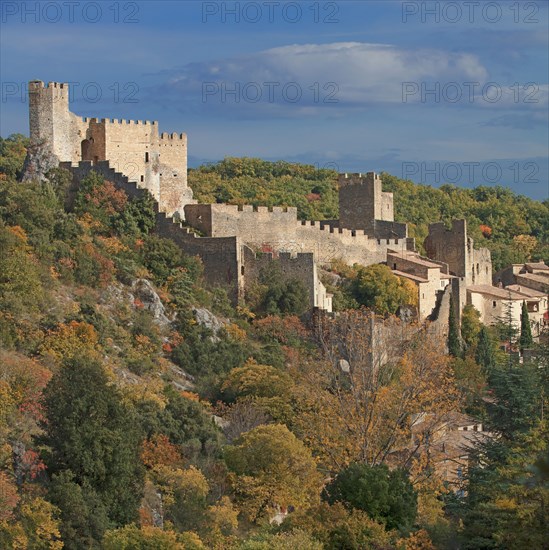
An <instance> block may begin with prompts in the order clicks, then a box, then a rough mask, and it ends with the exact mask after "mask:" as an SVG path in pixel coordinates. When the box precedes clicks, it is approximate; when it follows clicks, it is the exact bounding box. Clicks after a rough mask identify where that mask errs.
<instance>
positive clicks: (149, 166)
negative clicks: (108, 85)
mask: <svg viewBox="0 0 549 550" xmlns="http://www.w3.org/2000/svg"><path fill="white" fill-rule="evenodd" d="M29 126H30V137H31V142H32V143H33V144H39V143H45V144H46V145H47V147H48V148H49V149H50V152H51V153H52V154H53V155H54V156H55V157H56V158H57V160H58V161H59V162H71V163H77V162H79V161H92V162H99V161H105V160H108V161H109V163H110V165H111V166H112V167H113V168H115V169H116V170H117V171H118V172H120V173H122V174H124V175H125V176H127V177H128V179H129V180H130V181H133V182H136V184H137V185H138V186H140V187H143V188H145V189H148V190H149V191H150V193H151V194H152V196H153V197H154V198H155V199H156V200H157V201H158V204H159V206H160V210H161V211H163V212H167V213H170V214H173V213H175V212H179V213H181V214H183V207H184V206H185V204H189V203H192V202H194V201H193V199H192V191H191V189H190V188H189V187H188V186H187V136H186V134H171V135H169V134H166V133H163V134H159V132H158V122H156V121H155V122H149V121H141V120H118V119H108V118H102V119H100V120H98V119H96V118H81V117H79V116H77V115H75V114H74V113H71V112H70V110H69V85H68V84H63V83H58V82H50V83H49V84H48V85H47V86H45V85H44V83H43V82H42V81H40V80H33V81H31V82H29Z"/></svg>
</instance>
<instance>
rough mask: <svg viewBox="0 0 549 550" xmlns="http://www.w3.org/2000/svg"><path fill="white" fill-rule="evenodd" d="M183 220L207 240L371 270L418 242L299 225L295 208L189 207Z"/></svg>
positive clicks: (330, 226)
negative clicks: (235, 241)
mask: <svg viewBox="0 0 549 550" xmlns="http://www.w3.org/2000/svg"><path fill="white" fill-rule="evenodd" d="M185 219H186V220H187V222H188V223H189V225H191V226H192V227H195V228H196V229H198V230H199V231H201V232H202V233H203V234H204V235H205V236H211V237H229V236H237V235H238V236H239V237H240V238H241V239H242V241H243V242H244V243H246V244H248V245H250V246H252V247H253V248H256V249H257V250H263V251H270V250H272V251H282V252H294V253H301V252H313V253H314V255H315V259H316V261H317V262H318V263H321V264H326V263H329V262H330V261H331V260H333V259H336V258H337V259H341V260H343V261H345V262H346V263H349V264H353V263H360V264H363V265H370V264H373V263H379V262H384V261H385V260H386V257H387V250H396V251H402V250H413V249H414V247H415V242H414V239H409V238H407V239H395V238H392V239H376V238H371V237H369V236H368V235H367V234H365V233H364V231H354V230H351V229H341V228H338V227H336V226H335V224H334V223H333V222H331V221H330V222H315V221H309V222H305V221H304V222H300V221H298V219H297V209H296V208H293V207H292V208H288V209H284V208H280V207H273V208H272V209H269V208H267V207H257V208H255V209H254V208H253V207H252V206H243V207H240V206H236V205H226V204H197V205H187V206H186V207H185Z"/></svg>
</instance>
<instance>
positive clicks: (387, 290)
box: [350, 264, 417, 315]
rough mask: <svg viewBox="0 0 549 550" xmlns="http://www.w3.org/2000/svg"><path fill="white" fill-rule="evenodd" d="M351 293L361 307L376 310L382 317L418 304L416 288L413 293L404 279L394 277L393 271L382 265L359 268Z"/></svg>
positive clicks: (352, 283)
mask: <svg viewBox="0 0 549 550" xmlns="http://www.w3.org/2000/svg"><path fill="white" fill-rule="evenodd" d="M350 291H351V294H352V296H353V297H354V298H355V300H356V301H357V302H358V303H359V304H360V305H363V306H366V307H369V308H372V309H375V310H376V312H377V313H379V314H381V315H385V314H395V313H396V311H397V309H398V308H399V307H400V306H403V305H410V304H415V303H416V302H417V297H416V296H415V295H414V292H415V288H414V289H413V291H412V289H411V288H410V287H409V285H407V284H406V282H405V280H404V279H401V278H400V277H397V276H395V275H393V273H392V271H391V269H390V268H389V267H387V266H386V265H382V264H374V265H371V266H368V267H359V268H358V271H357V275H356V277H355V278H354V279H353V280H352V281H351V283H350Z"/></svg>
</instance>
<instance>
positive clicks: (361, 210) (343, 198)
mask: <svg viewBox="0 0 549 550" xmlns="http://www.w3.org/2000/svg"><path fill="white" fill-rule="evenodd" d="M376 222H394V208H393V194H392V193H385V192H383V191H382V187H381V179H380V177H379V176H378V174H376V173H375V172H368V173H366V174H365V175H363V174H340V175H339V227H340V228H344V229H358V230H364V231H365V232H366V233H367V234H368V235H371V236H377V233H379V230H380V227H381V226H383V225H386V226H388V225H390V224H380V223H376ZM397 233H398V236H399V237H404V236H406V235H401V234H400V233H401V231H399V230H397ZM392 238H394V236H393V237H392Z"/></svg>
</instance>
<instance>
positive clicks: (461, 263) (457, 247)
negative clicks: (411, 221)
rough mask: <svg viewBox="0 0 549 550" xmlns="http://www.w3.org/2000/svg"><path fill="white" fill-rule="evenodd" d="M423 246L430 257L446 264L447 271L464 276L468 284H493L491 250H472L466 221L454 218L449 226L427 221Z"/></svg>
mask: <svg viewBox="0 0 549 550" xmlns="http://www.w3.org/2000/svg"><path fill="white" fill-rule="evenodd" d="M424 247H425V251H426V252H427V256H429V258H431V259H432V260H437V261H440V262H444V263H446V264H448V266H449V269H450V274H451V275H455V276H456V277H462V278H464V279H465V283H466V285H467V286H469V285H491V284H492V256H491V254H490V251H489V250H488V249H487V248H479V249H475V247H474V241H473V239H472V238H471V237H469V236H468V235H467V222H466V221H465V220H453V221H452V227H451V228H450V229H448V228H447V227H446V226H445V224H444V223H443V222H438V223H432V224H430V225H429V235H428V236H427V238H426V239H425V242H424Z"/></svg>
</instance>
